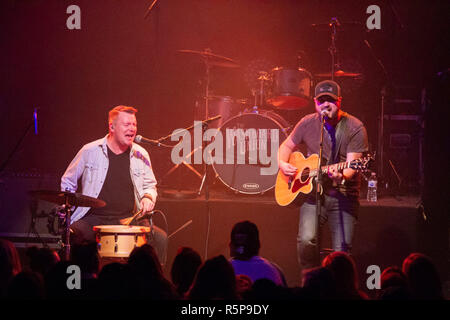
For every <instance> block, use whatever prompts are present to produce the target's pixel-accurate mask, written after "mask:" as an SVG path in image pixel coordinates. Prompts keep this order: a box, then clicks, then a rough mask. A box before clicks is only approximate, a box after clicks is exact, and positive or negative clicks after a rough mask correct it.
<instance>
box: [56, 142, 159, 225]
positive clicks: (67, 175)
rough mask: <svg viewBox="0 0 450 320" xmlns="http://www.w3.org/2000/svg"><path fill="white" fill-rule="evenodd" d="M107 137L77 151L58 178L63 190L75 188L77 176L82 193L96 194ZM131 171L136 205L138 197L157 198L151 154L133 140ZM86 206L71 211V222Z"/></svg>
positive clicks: (103, 172)
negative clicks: (61, 175)
mask: <svg viewBox="0 0 450 320" xmlns="http://www.w3.org/2000/svg"><path fill="white" fill-rule="evenodd" d="M107 137H108V136H107V135H106V136H105V137H104V138H102V139H98V140H96V141H93V142H91V143H88V144H86V145H84V146H83V147H82V148H81V150H80V151H78V153H77V155H76V156H75V158H74V159H73V160H72V162H71V163H70V164H69V166H68V167H67V169H66V172H64V175H63V177H62V178H61V190H62V191H70V192H77V190H78V180H79V179H80V178H81V193H82V194H84V195H86V196H89V197H94V198H97V197H98V195H99V194H100V191H101V190H102V187H103V183H104V182H105V178H106V174H107V172H108V166H109V159H108V149H107V145H106V139H107ZM130 175H131V181H132V182H133V186H134V196H135V203H136V207H137V209H138V210H139V209H140V201H141V199H142V198H143V197H144V195H148V196H150V197H151V198H152V200H153V201H154V202H156V197H157V196H158V193H157V191H156V179H155V175H154V173H153V170H152V164H151V162H150V156H149V154H148V152H147V151H146V150H145V149H144V148H142V147H141V146H140V145H138V144H136V143H133V145H132V147H131V150H130ZM78 192H79V191H78ZM89 209H90V208H89V207H78V208H77V209H76V210H75V211H74V213H73V214H72V217H71V221H72V223H73V222H75V221H77V220H80V219H81V218H83V217H84V215H85V214H86V213H87V212H88V211H89Z"/></svg>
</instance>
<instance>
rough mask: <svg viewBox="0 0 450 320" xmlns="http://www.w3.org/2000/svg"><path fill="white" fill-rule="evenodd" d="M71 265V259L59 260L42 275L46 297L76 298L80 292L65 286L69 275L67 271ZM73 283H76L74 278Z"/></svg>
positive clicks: (58, 298) (57, 298)
mask: <svg viewBox="0 0 450 320" xmlns="http://www.w3.org/2000/svg"><path fill="white" fill-rule="evenodd" d="M73 265H74V263H73V262H72V261H60V262H58V263H57V264H55V265H54V266H53V267H52V268H51V269H50V270H49V271H48V272H47V274H46V275H45V276H44V282H45V291H46V297H47V299H51V300H53V299H55V300H69V299H73V298H76V297H77V296H78V295H79V294H80V292H79V290H74V289H69V288H68V286H67V281H68V277H69V276H70V274H68V273H67V271H68V270H70V269H69V267H70V266H73ZM80 276H81V275H80ZM73 285H77V282H76V279H75V278H74V282H73Z"/></svg>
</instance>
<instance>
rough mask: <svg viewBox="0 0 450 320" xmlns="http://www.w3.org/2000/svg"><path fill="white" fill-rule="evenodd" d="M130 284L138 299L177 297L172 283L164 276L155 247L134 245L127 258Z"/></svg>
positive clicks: (169, 298) (170, 298)
mask: <svg viewBox="0 0 450 320" xmlns="http://www.w3.org/2000/svg"><path fill="white" fill-rule="evenodd" d="M127 265H128V267H129V272H130V286H131V289H130V290H131V291H132V292H133V294H134V297H136V298H138V299H152V300H173V299H176V298H178V294H177V292H176V289H175V287H174V286H173V284H172V283H171V282H170V281H168V280H167V279H166V278H165V277H164V273H163V270H162V267H161V263H160V262H159V259H158V255H157V253H156V251H155V249H154V248H153V247H152V246H151V245H149V244H144V245H142V246H141V247H136V248H134V249H133V251H132V252H131V254H130V257H129V258H128V263H127Z"/></svg>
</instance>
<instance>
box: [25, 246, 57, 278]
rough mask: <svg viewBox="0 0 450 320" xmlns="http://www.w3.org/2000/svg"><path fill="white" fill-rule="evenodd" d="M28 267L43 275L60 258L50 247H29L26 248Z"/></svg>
mask: <svg viewBox="0 0 450 320" xmlns="http://www.w3.org/2000/svg"><path fill="white" fill-rule="evenodd" d="M27 256H28V259H29V262H30V269H31V270H32V271H34V272H38V273H40V274H41V275H42V276H44V275H45V274H46V273H47V272H48V271H49V270H50V269H51V268H52V267H53V266H54V265H55V264H57V263H58V262H59V261H60V260H61V259H60V257H59V255H58V253H57V252H56V251H55V250H52V249H50V248H37V247H30V248H28V250H27Z"/></svg>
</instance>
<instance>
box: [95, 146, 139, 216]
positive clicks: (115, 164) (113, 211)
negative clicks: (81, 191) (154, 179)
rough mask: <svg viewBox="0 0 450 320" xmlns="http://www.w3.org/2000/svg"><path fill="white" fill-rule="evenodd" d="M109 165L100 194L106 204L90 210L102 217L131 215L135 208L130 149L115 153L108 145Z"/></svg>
mask: <svg viewBox="0 0 450 320" xmlns="http://www.w3.org/2000/svg"><path fill="white" fill-rule="evenodd" d="M108 159H109V166H108V172H107V173H106V178H105V182H104V183H103V187H102V190H101V191H100V194H99V196H98V198H99V199H101V200H103V201H105V202H106V206H104V207H102V208H95V209H91V210H90V211H89V214H90V215H95V216H102V217H115V218H123V217H129V216H131V215H132V213H133V209H134V188H133V182H132V181H131V175H130V150H129V149H128V150H127V151H125V152H123V153H121V154H115V153H114V152H112V151H111V150H110V149H109V147H108Z"/></svg>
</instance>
